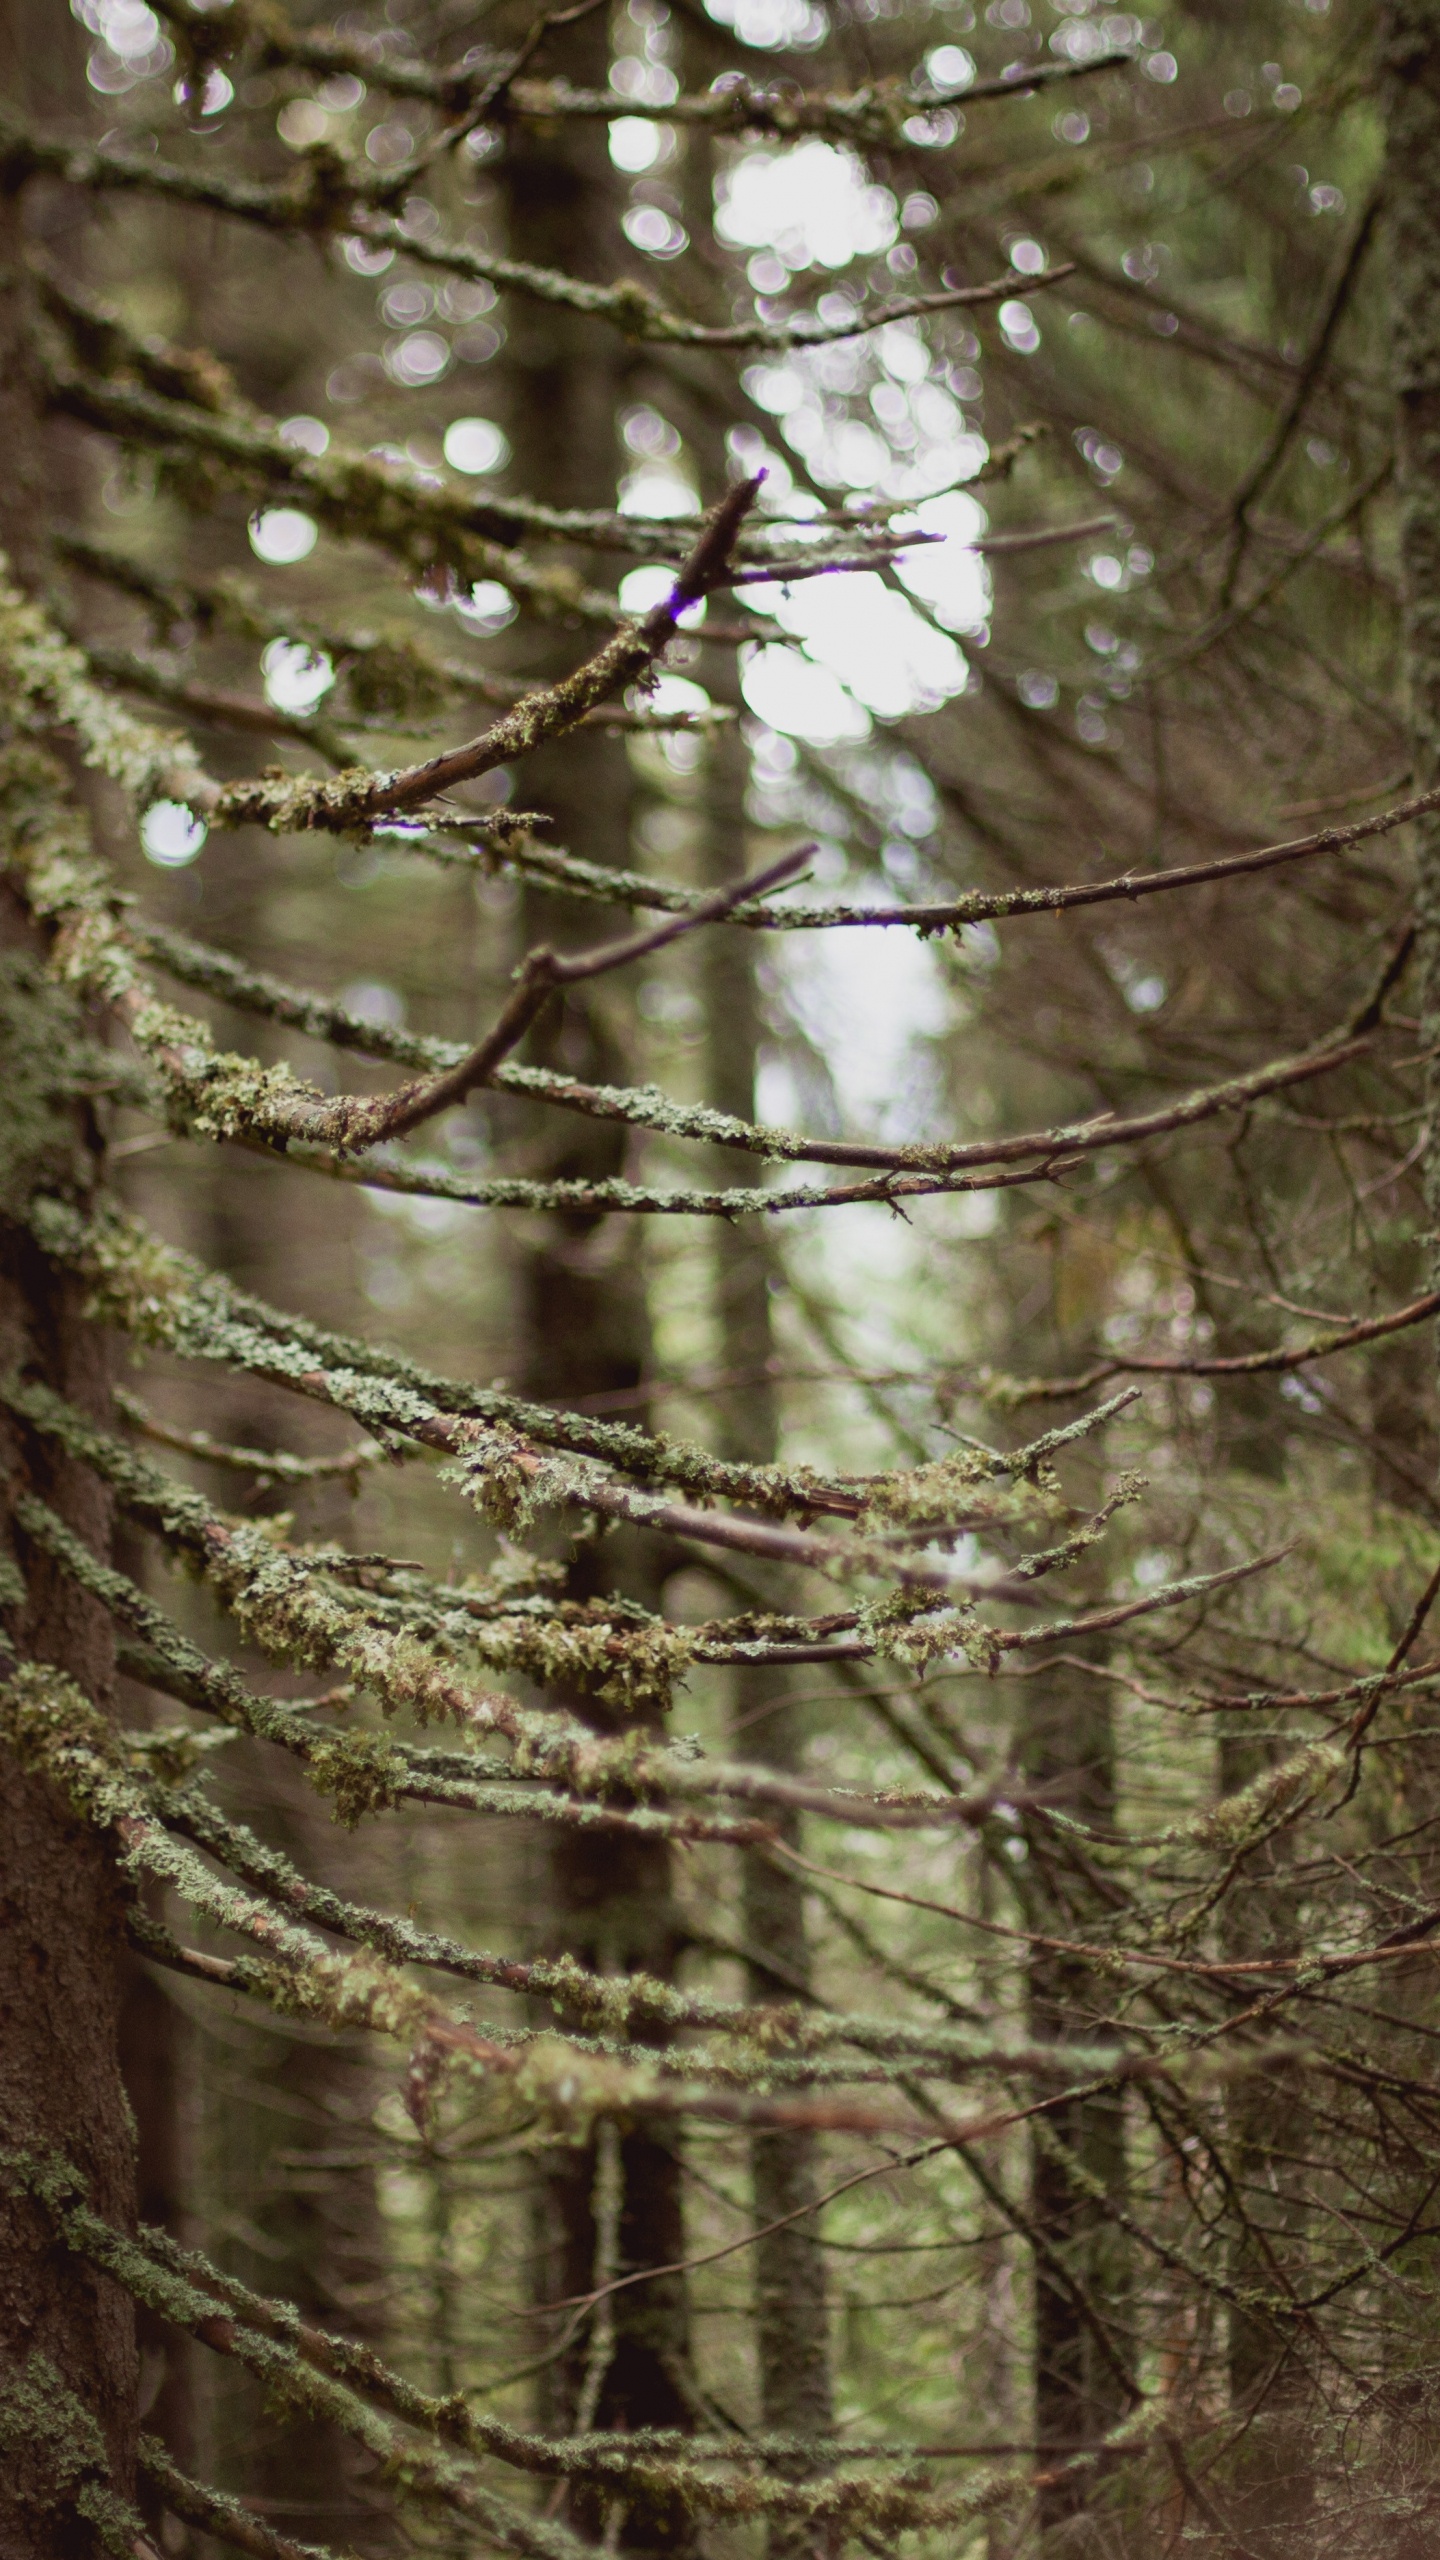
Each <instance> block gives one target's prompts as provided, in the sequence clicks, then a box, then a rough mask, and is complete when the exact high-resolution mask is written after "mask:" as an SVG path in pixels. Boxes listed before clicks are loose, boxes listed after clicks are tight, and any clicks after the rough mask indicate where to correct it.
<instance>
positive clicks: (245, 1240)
mask: <svg viewBox="0 0 1440 2560" xmlns="http://www.w3.org/2000/svg"><path fill="white" fill-rule="evenodd" d="M226 751H227V747H226V742H225V741H224V740H222V739H218V738H217V740H216V742H215V746H214V749H213V750H212V752H213V756H214V760H215V762H217V763H221V764H222V765H223V761H224V758H225V755H226ZM228 751H229V753H230V754H231V755H233V754H234V752H235V751H234V747H233V743H232V744H230V746H229V750H228ZM321 858H322V859H325V860H327V861H328V855H327V856H322V857H321ZM212 859H214V860H215V861H216V863H217V869H218V864H219V862H221V861H223V863H224V865H225V869H224V873H223V875H222V876H223V891H222V894H223V895H224V899H225V913H226V934H227V940H228V942H229V944H230V947H231V948H232V949H233V950H235V951H236V952H237V953H238V954H240V955H241V957H243V958H245V959H248V960H252V961H254V962H255V963H257V964H259V965H263V964H264V962H265V960H266V958H267V957H268V956H269V955H270V953H271V952H272V951H273V947H274V936H273V930H272V920H271V918H270V917H269V915H268V914H267V907H268V904H269V898H270V894H271V887H272V882H273V881H274V880H275V877H276V870H277V857H276V854H275V849H274V847H273V845H272V844H271V843H270V841H269V840H268V839H266V838H264V837H261V838H259V840H258V841H256V840H255V839H253V838H250V839H247V838H245V837H241V838H239V839H237V841H236V843H235V845H234V847H233V849H232V848H229V847H226V848H217V851H216V855H215V856H214V857H212ZM295 867H296V866H295V861H294V858H293V857H290V858H289V859H288V861H287V863H286V875H285V876H286V878H287V880H288V881H290V882H292V883H293V880H294V875H295ZM214 885H216V884H215V883H213V882H212V887H213V886H214ZM252 1036H254V1035H252ZM257 1046H259V1047H261V1048H262V1049H268V1050H270V1051H272V1052H274V1051H278V1048H279V1046H280V1043H279V1041H278V1039H277V1037H276V1035H274V1034H269V1033H267V1032H266V1031H265V1030H263V1029H262V1030H261V1031H260V1032H259V1035H258V1040H257ZM357 1206H358V1204H357V1203H355V1202H354V1201H352V1200H349V1199H343V1200H341V1201H337V1200H336V1198H335V1197H334V1195H333V1193H332V1192H331V1191H330V1189H329V1187H328V1186H327V1185H325V1184H323V1183H309V1184H307V1183H301V1182H288V1181H277V1180H276V1178H275V1174H274V1171H273V1169H272V1168H271V1167H269V1166H267V1165H263V1164H257V1163H252V1162H250V1161H247V1160H246V1159H244V1158H243V1157H236V1156H233V1155H232V1157H231V1158H230V1160H229V1161H225V1162H222V1163H221V1164H220V1165H219V1166H217V1168H216V1178H215V1180H214V1182H213V1184H212V1185H211V1187H210V1189H209V1194H208V1201H207V1207H208V1219H207V1225H208V1233H207V1234H206V1235H205V1236H204V1238H203V1239H202V1242H201V1250H202V1252H203V1254H204V1258H205V1260H206V1261H207V1262H208V1263H210V1264H211V1265H212V1266H213V1267H214V1268H216V1269H218V1270H222V1271H225V1272H227V1273H229V1274H230V1276H231V1277H232V1278H234V1279H235V1280H237V1281H238V1282H239V1284H240V1285H241V1287H243V1288H247V1289H253V1290H255V1291H256V1292H257V1293H258V1294H259V1295H260V1296H262V1297H265V1298H268V1299H271V1300H275V1301H278V1302H279V1303H281V1304H287V1305H294V1304H296V1303H297V1287H296V1275H297V1274H302V1275H304V1282H303V1290H302V1294H303V1299H304V1303H303V1304H302V1308H301V1311H302V1312H304V1313H307V1314H312V1315H315V1316H318V1317H321V1318H323V1319H324V1320H325V1321H326V1322H329V1323H344V1322H345V1320H346V1312H347V1310H346V1301H347V1298H348V1297H349V1296H350V1294H351V1285H352V1284H351V1278H350V1238H351V1231H352V1228H353V1223H354V1218H355V1215H356V1213H357ZM196 1392H197V1393H198V1395H199V1396H200V1398H201V1399H202V1400H203V1409H202V1410H201V1411H199V1412H197V1414H196V1419H197V1420H200V1421H203V1423H204V1425H205V1427H206V1428H207V1429H208V1430H210V1431H211V1432H212V1433H214V1435H215V1436H216V1437H217V1438H218V1439H221V1440H229V1441H232V1442H238V1443H240V1444H241V1445H243V1446H245V1447H247V1448H262V1449H263V1448H269V1447H274V1446H277V1445H279V1444H280V1443H281V1442H282V1441H283V1443H284V1445H285V1446H287V1447H291V1448H297V1447H298V1448H300V1449H301V1450H304V1449H305V1448H306V1446H307V1445H308V1447H309V1448H310V1450H311V1451H312V1452H318V1451H319V1450H320V1449H322V1448H325V1447H328V1446H332V1445H333V1440H334V1430H333V1425H331V1424H330V1423H329V1421H328V1419H327V1418H320V1419H319V1420H318V1423H317V1419H316V1417H314V1416H312V1415H310V1414H309V1413H307V1412H305V1411H304V1410H303V1409H301V1410H299V1411H297V1410H295V1409H293V1408H287V1406H285V1405H283V1404H282V1403H281V1401H280V1400H279V1399H278V1398H277V1397H276V1395H275V1394H274V1391H273V1390H271V1389H268V1388H266V1387H264V1386H262V1385H258V1384H257V1383H255V1382H254V1381H251V1380H247V1379H245V1378H243V1377H227V1378H226V1379H224V1380H223V1382H220V1383H219V1385H218V1392H217V1382H216V1381H215V1380H214V1379H213V1378H207V1379H204V1380H203V1381H201V1382H199V1384H198V1386H197V1389H196ZM214 1490H215V1496H216V1498H217V1499H218V1500H219V1501H221V1502H222V1503H224V1504H226V1505H227V1506H229V1507H233V1508H236V1509H240V1510H243V1511H246V1512H248V1513H250V1514H252V1515H253V1514H259V1513H264V1512H267V1511H277V1510H287V1509H290V1508H292V1507H293V1505H294V1501H295V1497H294V1496H293V1495H292V1494H288V1493H286V1492H284V1491H278V1492H277V1491H266V1492H261V1493H257V1492H256V1490H255V1488H254V1487H253V1486H251V1485H250V1484H249V1483H248V1481H247V1479H246V1478H245V1477H243V1476H237V1475H235V1474H233V1473H231V1472H230V1471H229V1470H225V1471H223V1473H219V1474H217V1480H216V1483H215V1488H214ZM301 1499H302V1501H303V1504H304V1512H303V1530H302V1534H305V1535H313V1534H319V1535H322V1536H323V1535H325V1534H333V1535H337V1536H338V1535H342V1534H343V1527H344V1511H345V1508H346V1506H347V1501H348V1497H347V1495H346V1493H345V1491H344V1490H343V1489H342V1488H341V1487H340V1486H338V1485H336V1486H329V1487H324V1488H321V1489H318V1490H317V1491H314V1492H307V1493H306V1494H305V1495H304V1496H302V1497H301ZM263 1676H265V1677H266V1678H267V1680H273V1674H266V1675H263ZM301 1685H302V1686H303V1683H302V1684H301ZM226 1783H227V1787H228V1789H229V1790H230V1791H231V1794H232V1802H233V1806H234V1811H235V1813H236V1814H237V1816H238V1818H239V1819H241V1820H243V1821H245V1822H247V1823H249V1824H251V1825H252V1826H253V1827H254V1829H256V1830H257V1831H258V1832H259V1833H260V1834H261V1836H262V1837H263V1838H265V1839H266V1840H268V1841H270V1842H271V1843H273V1845H274V1846H275V1847H276V1848H278V1849H280V1850H281V1851H283V1853H284V1855H285V1856H286V1857H288V1858H289V1859H291V1860H292V1861H293V1862H294V1864H295V1865H296V1866H297V1867H298V1868H300V1870H301V1871H302V1872H303V1873H304V1874H307V1875H310V1876H313V1877H315V1878H316V1879H317V1880H318V1881H319V1882H320V1883H322V1884H327V1885H330V1886H332V1887H333V1888H334V1890H336V1891H337V1892H348V1893H351V1894H354V1893H357V1892H358V1894H359V1896H360V1898H361V1899H362V1900H365V1901H374V1900H376V1899H381V1900H383V1899H384V1898H385V1886H384V1882H383V1879H382V1875H381V1872H380V1862H381V1861H382V1859H383V1857H384V1855H385V1852H384V1850H383V1849H382V1847H381V1845H380V1843H379V1840H378V1837H377V1835H376V1833H375V1831H374V1829H373V1827H372V1829H371V1831H370V1832H368V1833H365V1834H362V1835H361V1836H360V1837H359V1838H358V1839H353V1840H352V1839H350V1838H348V1837H347V1836H346V1835H345V1834H343V1833H342V1832H341V1831H339V1830H338V1829H337V1827H336V1825H335V1823H334V1821H333V1820H332V1818H331V1816H330V1813H329V1811H328V1809H327V1808H326V1806H325V1805H324V1804H323V1803H322V1802H321V1801H320V1799H319V1798H318V1797H317V1795H316V1794H315V1791H314V1789H313V1788H312V1787H311V1786H310V1784H309V1782H308V1780H307V1779H306V1777H305V1775H304V1773H303V1771H302V1770H301V1769H300V1768H299V1767H298V1765H297V1764H296V1763H295V1762H293V1761H292V1760H290V1759H289V1758H288V1757H287V1756H286V1755H285V1754H283V1753H279V1752H273V1751H267V1750H265V1749H264V1747H263V1746H259V1745H254V1744H242V1745H241V1746H240V1747H239V1748H238V1749H237V1750H236V1751H235V1752H234V1753H233V1754H232V1755H231V1756H230V1758H229V1760H228V1762H227V1769H226ZM232 2035H233V2038H234V2042H233V2043H232V2044H231V2046H230V2048H229V2050H228V2051H227V2050H225V2049H223V2048H217V2047H215V2046H213V2045H212V2047H211V2051H210V2054H209V2057H208V2060H207V2066H206V2071H205V2083H206V2109H205V2112H206V2116H207V2119H208V2121H207V2138H206V2144H205V2149H206V2155H207V2157H206V2163H205V2173H204V2174H205V2177H206V2181H207V2184H208V2188H209V2192H208V2193H207V2194H206V2195H205V2198H204V2208H205V2212H206V2216H207V2219H209V2220H210V2222H211V2223H212V2226H213V2225H214V2224H216V2223H218V2224H219V2226H220V2228H221V2230H222V2231H223V2232H225V2234H226V2237H225V2241H224V2244H223V2253H224V2254H225V2255H226V2256H227V2257H228V2259H229V2262H230V2263H231V2264H233V2265H234V2266H235V2268H236V2271H237V2273H239V2274H241V2275H243V2277H244V2278H245V2280H246V2282H247V2283H250V2284H253V2285H255V2286H256V2287H257V2288H258V2289H259V2290H260V2291H261V2292H263V2293H266V2294H271V2295H277V2296H280V2297H281V2298H283V2299H284V2300H286V2301H290V2302H294V2303H295V2304H297V2305H298V2307H299V2309H300V2310H301V2312H302V2313H303V2314H304V2315H305V2316H306V2317H307V2318H311V2319H314V2320H316V2321H318V2322H319V2323H320V2325H321V2326H322V2327H327V2328H335V2329H340V2330H343V2331H344V2332H345V2333H346V2334H347V2335H348V2336H351V2337H356V2338H360V2339H362V2340H364V2341H365V2343H366V2344H368V2345H370V2346H373V2347H375V2348H377V2349H379V2350H381V2351H383V2349H384V2347H385V2342H386V2329H387V2322H386V2259H387V2251H386V2234H385V2227H384V2221H383V2217H382V2214H381V2210H380V2198H379V2187H378V2180H377V2157H376V2154H377V2145H378V2140H379V2137H378V2136H377V2134H376V2132H375V2129H374V2125H373V2117H374V2112H375V2107H376V2104H377V2101H378V2098H379V2095H380V2091H381V2088H382V2086H383V2085H384V2084H383V2078H382V2072H383V2065H382V2064H381V2063H380V2061H379V2059H378V2057H377V2055H376V2054H375V2052H374V2050H373V2048H372V2046H371V2045H370V2044H369V2042H368V2040H367V2039H366V2038H365V2037H364V2036H362V2035H350V2036H345V2035H337V2034H335V2033H333V2032H332V2031H331V2030H329V2029H328V2028H327V2029H325V2030H320V2029H317V2028H312V2027H310V2026H308V2025H306V2024H301V2023H295V2024H292V2023H290V2022H280V2021H277V2020H275V2019H273V2018H268V2017H267V2018H264V2019H263V2020H261V2019H260V2018H258V2017H255V2016H253V2015H247V2016H246V2017H245V2018H243V2020H237V2021H236V2022H235V2024H234V2026H233V2028H232ZM227 2225H228V2230H227ZM207 2379H208V2382H209V2386H210V2389H211V2391H212V2393H213V2394H214V2395H215V2400H216V2410H215V2416H216V2435H217V2440H218V2442H217V2449H218V2450H219V2451H220V2453H221V2458H222V2460H223V2462H224V2463H225V2465H226V2468H227V2469H228V2472H229V2475H230V2477H231V2479H232V2480H233V2482H234V2484H235V2485H236V2486H237V2487H238V2488H240V2489H242V2490H243V2492H244V2494H245V2495H246V2496H248V2497H250V2498H252V2499H253V2500H254V2502H255V2504H256V2507H257V2510H258V2512H259V2513H260V2514H261V2515H263V2516H265V2517H267V2518H268V2519H270V2520H271V2521H273V2523H274V2524H275V2526H276V2527H278V2528H279V2529H280V2530H281V2531H282V2532H285V2533H288V2534H290V2535H292V2536H293V2537H294V2538H295V2539H297V2540H299V2541H316V2542H325V2543H336V2544H338V2545H340V2546H342V2547H345V2546H349V2547H351V2548H354V2549H356V2550H359V2551H362V2552H365V2553H367V2554H371V2553H384V2552H386V2551H389V2550H392V2549H393V2548H394V2540H395V2528H394V2525H393V2522H392V2521H391V2520H390V2518H389V2517H388V2515H387V2513H386V2509H387V2505H388V2501H387V2499H386V2498H385V2496H384V2494H383V2492H379V2493H377V2492H376V2491H375V2489H374V2487H373V2485H372V2482H371V2474H372V2472H373V2469H374V2465H373V2463H372V2461H371V2459H370V2457H369V2456H368V2455H366V2454H365V2453H364V2452H363V2450H362V2449H361V2448H360V2447H358V2446H357V2445H355V2444H354V2443H353V2442H352V2441H351V2439H350V2438H349V2437H347V2436H345V2435H343V2434H341V2433H340V2432H338V2431H337V2430H336V2429H335V2428H333V2427H330V2426H327V2425H325V2424H323V2423H321V2422H319V2421H312V2420H309V2419H305V2418H303V2417H301V2416H299V2415H298V2414H295V2413H291V2412H287V2413H286V2417H285V2421H284V2423H283V2424H278V2425H277V2424H275V2423H274V2422H273V2421H272V2420H271V2419H270V2418H269V2417H268V2415H265V2414H263V2404H262V2402H261V2399H260V2395H259V2393H258V2392H257V2391H256V2389H255V2388H254V2386H253V2385H252V2384H250V2383H249V2382H248V2381H247V2380H245V2379H244V2378H243V2377H241V2376H240V2375H238V2373H237V2371H236V2368H235V2367H234V2366H233V2365H229V2364H227V2365H226V2366H225V2367H224V2368H223V2370H220V2371H216V2370H213V2369H212V2370H211V2371H210V2372H209V2374H208V2376H207Z"/></svg>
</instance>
